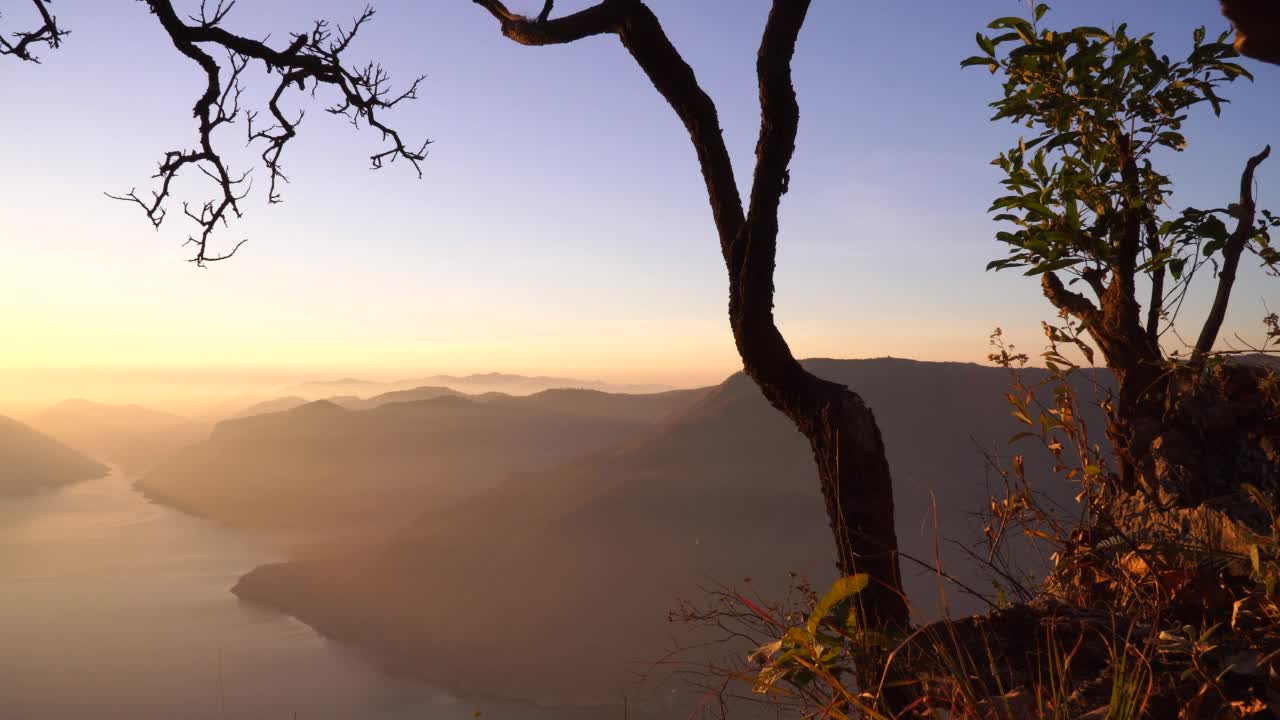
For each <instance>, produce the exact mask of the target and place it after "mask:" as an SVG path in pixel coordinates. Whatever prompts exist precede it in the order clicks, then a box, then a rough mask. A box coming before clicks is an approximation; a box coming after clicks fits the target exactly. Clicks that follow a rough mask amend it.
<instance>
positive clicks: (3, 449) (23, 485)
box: [0, 415, 107, 497]
mask: <svg viewBox="0 0 1280 720" xmlns="http://www.w3.org/2000/svg"><path fill="white" fill-rule="evenodd" d="M106 474H107V467H106V466H105V465H102V464H101V463H97V462H94V461H93V460H90V459H89V458H87V457H85V456H84V455H81V454H80V453H78V452H76V451H75V450H72V449H71V448H69V447H67V446H66V445H63V444H62V443H61V442H58V441H57V440H54V439H53V438H51V437H49V436H48V435H45V434H43V433H41V432H38V431H36V430H35V429H33V428H31V427H29V426H27V425H23V424H22V423H20V422H18V421H17V420H13V419H11V418H7V417H4V416H2V415H0V497H3V496H5V495H28V494H31V493H37V492H41V491H44V490H52V489H54V488H57V487H61V486H63V485H69V484H71V483H75V482H80V481H81V480H91V479H93V478H97V477H102V476H103V475H106Z"/></svg>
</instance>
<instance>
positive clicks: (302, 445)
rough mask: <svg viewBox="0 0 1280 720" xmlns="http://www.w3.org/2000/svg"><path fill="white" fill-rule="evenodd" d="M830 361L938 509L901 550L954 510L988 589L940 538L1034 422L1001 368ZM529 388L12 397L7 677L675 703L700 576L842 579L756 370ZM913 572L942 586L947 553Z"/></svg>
mask: <svg viewBox="0 0 1280 720" xmlns="http://www.w3.org/2000/svg"><path fill="white" fill-rule="evenodd" d="M808 365H809V366H810V367H812V368H814V369H815V370H816V371H818V372H821V373H822V374H823V375H824V376H826V377H833V378H837V379H839V380H840V381H842V382H846V383H850V384H856V385H857V386H859V387H865V388H868V393H867V396H868V400H869V402H872V403H874V404H875V406H876V407H877V408H879V409H880V411H881V418H882V421H881V422H882V427H883V428H884V433H885V438H886V443H887V446H888V448H889V452H890V457H891V458H893V460H894V462H895V463H897V467H899V468H901V469H900V470H899V472H898V474H897V476H896V477H897V479H898V482H899V485H898V487H897V488H896V490H897V491H898V497H899V498H902V500H901V502H904V503H906V504H908V505H909V506H910V507H915V508H921V510H920V512H919V513H917V514H914V515H910V514H903V515H902V516H900V518H899V537H900V538H902V545H903V549H904V552H910V553H912V554H913V556H915V557H920V558H925V557H933V554H934V549H933V546H934V542H935V539H938V537H939V536H940V537H941V538H942V540H943V547H942V548H941V552H942V554H943V556H944V562H945V564H946V567H947V568H948V571H949V572H950V573H951V574H953V575H954V574H960V575H962V576H963V577H964V578H965V579H966V580H967V582H968V583H971V584H972V585H973V586H976V587H983V583H984V582H987V581H986V580H985V579H984V578H983V577H982V575H981V573H980V572H978V570H977V569H976V568H974V567H972V566H971V565H972V560H971V559H970V558H968V557H967V556H966V555H965V554H964V553H963V552H960V551H959V550H958V548H957V547H956V546H954V545H951V544H950V543H948V542H946V540H961V541H963V542H965V543H969V542H972V541H973V540H974V538H972V537H969V536H968V535H967V534H969V533H971V532H972V523H971V522H970V515H971V514H972V513H976V512H978V511H980V510H981V509H982V506H983V504H984V503H985V502H986V499H987V493H986V488H987V481H988V480H989V477H988V475H989V472H988V468H987V461H986V459H985V457H984V455H983V453H982V447H983V446H984V445H985V446H995V445H998V444H999V443H1000V442H1001V441H1003V440H1004V439H1005V438H1007V437H1008V436H1009V435H1010V434H1011V433H1012V432H1015V431H1016V424H1017V423H1016V421H1015V420H1014V419H1013V418H1010V417H1009V415H1008V413H1007V412H1004V411H1003V408H1002V407H1001V406H1002V404H1003V402H1004V401H1003V396H1002V393H1003V392H1004V391H1005V390H1006V389H1007V387H1008V384H1009V376H1008V374H1007V372H1006V371H1004V370H1002V369H999V368H991V367H981V366H976V365H966V364H956V363H922V362H914V361H907V360H896V359H882V360H857V361H840V360H814V361H811V362H809V363H808ZM534 382H536V381H534ZM546 382H551V383H553V384H554V383H557V382H558V383H568V384H571V385H572V384H575V382H574V381H572V380H565V379H560V380H556V379H548V380H547V381H546ZM456 384H459V385H461V386H463V387H467V384H466V383H456ZM577 384H579V385H585V384H586V383H577ZM315 389H316V391H318V392H327V391H331V390H332V389H333V388H332V387H331V386H317V387H316V388H315ZM348 389H356V388H348ZM468 389H472V390H475V388H468ZM519 390H522V391H524V392H525V394H512V393H509V392H501V391H498V390H496V389H492V388H486V389H484V391H483V392H464V391H461V390H455V389H453V388H447V387H444V386H422V387H417V388H404V389H397V390H388V391H386V392H382V393H378V394H376V395H370V396H366V397H360V396H357V395H345V396H333V397H331V398H328V399H306V398H304V397H301V396H287V397H282V398H280V399H274V400H270V401H263V403H261V404H257V405H255V406H253V407H249V408H243V409H241V410H239V411H235V412H232V413H230V415H231V416H230V417H227V418H226V419H222V420H219V421H216V422H213V423H212V424H210V423H209V422H208V421H197V420H190V419H186V418H183V417H179V416H177V415H171V414H168V413H163V412H159V411H154V410H148V409H145V408H142V407H139V406H112V405H102V404H97V403H92V402H88V401H80V400H72V401H66V402H62V403H59V404H57V405H55V406H53V407H51V408H48V409H46V410H42V411H39V412H36V413H34V414H31V415H30V416H28V417H24V418H23V421H24V422H19V421H16V420H6V421H5V423H4V425H3V426H2V427H3V430H4V433H3V435H0V460H2V461H3V462H0V467H3V468H4V470H3V472H4V475H3V477H2V478H0V480H3V482H2V483H0V489H3V499H0V517H2V518H3V520H4V522H3V523H0V553H3V558H2V559H3V560H4V561H3V562H0V568H3V570H2V571H0V572H3V575H4V577H2V578H0V582H2V583H3V585H4V587H6V588H8V590H7V591H6V597H5V607H6V612H7V620H6V623H5V625H4V628H5V629H3V630H2V631H0V632H2V633H3V637H0V641H3V643H4V646H5V647H6V652H5V653H4V658H3V663H4V666H3V669H2V670H0V678H2V679H3V683H4V686H3V687H0V690H2V691H3V692H0V695H3V696H4V697H5V698H6V702H7V703H8V704H9V705H8V706H9V707H10V708H15V707H16V708H24V709H25V710H24V712H19V713H18V714H17V715H16V716H17V717H28V716H30V717H34V716H37V715H38V716H39V717H65V718H80V717H84V718H88V717H95V716H96V715H95V714H96V713H99V712H102V711H103V710H104V709H105V708H115V709H116V710H118V711H120V712H123V711H125V710H128V711H129V712H130V713H132V714H131V717H157V718H158V717H173V716H175V713H181V714H183V716H193V717H221V715H220V714H219V713H220V711H218V710H216V709H217V708H220V707H222V706H223V703H225V706H226V707H227V708H228V710H227V712H228V713H230V714H229V715H228V716H234V717H288V716H289V715H288V713H289V712H297V713H298V717H317V718H328V717H353V716H356V715H358V716H360V717H368V718H402V717H411V716H412V717H441V718H450V717H464V716H465V717H469V716H470V713H472V712H474V711H476V710H479V711H482V712H484V713H486V715H487V716H497V717H519V718H536V717H542V716H543V715H542V714H540V713H549V715H547V716H549V717H550V716H554V717H571V716H573V714H574V713H582V715H583V717H593V716H598V715H593V713H598V712H605V711H606V710H609V709H612V710H617V709H618V708H620V707H621V706H622V704H623V703H625V704H626V705H627V708H628V711H629V712H630V713H633V714H634V716H636V717H645V716H646V713H651V714H652V716H654V717H661V716H663V715H664V713H665V712H666V711H667V710H668V709H669V708H671V707H675V706H677V705H678V704H679V703H680V702H682V701H684V700H686V699H687V698H683V697H682V693H684V694H687V692H688V690H687V688H683V687H682V686H681V685H680V684H679V683H678V682H675V681H674V679H673V678H672V672H671V669H670V668H668V667H666V666H665V665H664V664H663V663H662V662H661V661H662V660H663V659H664V658H667V657H668V654H669V653H671V652H672V651H675V650H677V649H679V648H681V647H692V646H694V645H696V644H697V642H698V640H699V637H698V631H697V630H696V629H694V628H691V627H685V626H682V625H681V624H679V623H671V622H669V621H668V617H667V616H668V614H669V613H670V612H671V611H673V610H675V609H676V608H677V605H678V602H679V600H680V599H681V598H688V599H696V598H697V597H698V594H699V592H700V588H705V587H710V586H717V585H723V586H726V587H728V586H731V587H734V588H737V589H739V590H741V591H742V592H747V593H753V594H754V593H760V594H761V595H763V596H770V595H776V594H780V593H783V592H785V591H786V590H787V589H788V587H789V585H790V583H791V581H792V578H791V576H790V574H789V573H797V574H799V575H800V576H802V577H804V578H806V579H808V580H810V581H812V582H813V583H814V584H815V585H821V584H823V583H826V582H829V581H830V580H831V579H832V578H833V577H834V559H833V557H832V554H831V550H830V549H829V547H828V544H829V529H828V528H827V527H826V525H825V524H824V523H823V522H822V520H821V517H822V498H821V496H820V494H819V493H818V492H817V488H816V487H814V486H813V485H812V484H811V483H806V482H802V481H801V480H800V478H803V477H805V471H806V468H807V463H808V462H809V450H808V448H807V447H806V443H805V442H804V438H803V437H802V436H800V435H799V434H798V433H795V432H794V430H791V429H790V428H788V427H787V423H786V420H785V418H781V417H779V416H777V414H776V413H775V412H773V411H772V409H771V408H770V407H769V406H768V404H767V403H766V402H765V400H764V399H763V398H762V397H760V395H759V394H758V393H757V392H756V391H755V389H754V387H753V386H752V385H751V383H750V381H749V380H748V379H747V378H745V377H744V376H742V375H740V374H739V375H734V376H732V377H730V378H728V379H726V380H725V381H724V382H723V383H722V384H720V385H718V386H715V387H710V388H700V389H691V390H668V391H663V392H652V393H618V392H610V391H607V390H594V389H583V388H580V387H579V388H574V387H539V386H537V385H536V384H533V385H532V386H530V385H529V384H528V383H526V384H525V385H524V386H522V387H520V388H519ZM975 407H976V408H985V409H986V410H985V411H984V412H980V413H977V414H974V413H973V412H972V411H973V409H974V408H975ZM925 408H927V409H928V411H927V412H924V411H923V409H925ZM966 417H968V418H974V417H976V418H978V420H977V421H976V422H973V421H962V418H966ZM55 438H61V439H65V442H63V441H62V440H59V439H55ZM922 438H928V447H924V446H922V445H921V442H922ZM940 477H946V478H949V481H948V482H945V483H935V482H934V481H933V480H932V479H933V478H940ZM1069 490H1070V489H1069V488H1068V487H1066V486H1063V487H1056V488H1055V487H1046V488H1044V491H1045V492H1046V493H1049V494H1051V495H1054V494H1056V495H1057V496H1059V498H1060V499H1069V497H1068V498H1064V497H1063V496H1069ZM728 493H732V494H733V496H734V497H735V502H734V503H732V504H726V503H724V502H722V498H723V497H724V496H725V495H726V494H728ZM935 503H936V507H937V524H936V527H937V528H939V530H938V531H937V533H935V529H934V528H935V522H934V518H933V517H932V515H931V512H932V511H931V510H926V508H931V507H934V506H935ZM1028 567H1029V569H1035V564H1034V562H1033V563H1032V564H1031V565H1029V566H1028ZM966 568H968V569H966ZM906 582H907V584H908V587H910V588H912V589H913V590H915V591H916V595H917V597H929V596H930V595H933V596H937V589H936V582H937V578H936V577H935V576H934V574H933V573H931V572H929V571H927V570H922V569H919V568H916V569H915V570H913V571H912V572H910V573H909V574H908V577H907V578H906ZM986 587H989V583H988V585H987V586H986ZM953 595H954V596H953V597H951V598H950V607H951V609H952V611H953V612H966V611H968V610H976V609H979V607H980V606H978V605H975V602H976V600H974V599H973V598H966V597H965V596H963V595H962V594H955V593H953ZM920 612H921V613H922V616H923V617H930V616H932V615H933V613H934V611H933V610H932V609H931V608H921V609H920ZM735 650H741V648H735V647H733V646H732V645H727V646H725V647H722V648H717V649H715V650H714V651H712V652H715V653H730V652H733V651H735ZM316 678H321V679H322V680H321V681H319V682H317V681H316ZM266 688H272V690H270V691H267V689H266ZM673 691H674V695H675V696H676V697H674V698H673ZM51 698H60V699H61V700H60V701H57V702H53V701H51ZM624 698H625V699H624ZM36 708H39V709H40V712H39V713H36V712H35V709H36ZM148 708H149V710H148ZM610 711H611V710H610ZM148 713H149V714H148ZM424 713H425V714H424Z"/></svg>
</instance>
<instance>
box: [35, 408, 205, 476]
mask: <svg viewBox="0 0 1280 720" xmlns="http://www.w3.org/2000/svg"><path fill="white" fill-rule="evenodd" d="M28 422H30V424H31V426H32V427H35V428H36V429H38V430H40V431H41V432H45V433H48V434H50V435H53V436H54V437H57V438H59V439H61V440H63V441H64V442H66V443H67V444H68V445H71V446H72V447H74V448H76V449H77V450H79V451H81V452H84V453H86V454H88V455H92V456H93V457H97V458H101V459H103V460H107V461H110V462H112V463H114V464H116V465H118V466H120V468H121V469H122V470H124V471H125V472H126V473H129V474H131V475H141V474H142V473H145V472H147V471H149V470H151V469H152V468H153V467H155V466H156V465H157V464H158V463H160V462H161V461H162V460H164V459H166V458H168V457H169V456H170V455H172V454H174V453H175V452H177V451H178V450H180V449H182V448H184V447H186V446H187V445H190V444H191V443H194V442H196V441H198V440H200V439H201V438H203V437H204V436H205V435H206V434H207V433H208V432H209V427H210V426H209V425H208V424H206V423H203V422H197V421H194V420H189V419H187V418H184V417H180V416H178V415H172V414H170V413H166V412H161V411H159V410H152V409H150V408H146V407H142V406H139V405H108V404H104V403H96V402H91V401H89V400H65V401H63V402H60V403H58V404H57V405H54V406H53V407H51V408H48V409H47V410H44V411H43V412H40V413H38V414H36V415H33V416H32V417H30V418H29V419H28Z"/></svg>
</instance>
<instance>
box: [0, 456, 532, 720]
mask: <svg viewBox="0 0 1280 720" xmlns="http://www.w3.org/2000/svg"><path fill="white" fill-rule="evenodd" d="M284 554H285V547H284V545H283V543H282V542H281V541H279V540H276V541H272V539H270V538H268V537H265V536H262V535H258V534H254V533H250V532H246V531H243V530H237V529H233V528H227V527H223V526H219V525H216V524H214V523H211V522H208V521H204V520H199V519H196V518H192V517H190V516H187V515H184V514H182V513H179V512H177V511H175V510H171V509H168V508H165V507H162V506H159V505H155V504H152V503H150V502H148V501H147V500H146V499H145V498H143V497H142V496H141V495H139V494H138V493H137V492H136V491H134V490H133V488H132V486H131V484H130V481H129V480H128V479H127V478H125V477H122V476H121V475H119V474H112V475H110V476H108V477H106V478H102V479H99V480H92V481H89V482H85V483H80V484H78V485H73V486H70V487H67V488H64V489H61V490H58V491H55V492H53V493H50V494H47V495H42V496H37V497H32V498H20V499H2V498H0V718H3V720H11V719H12V720H18V719H22V720H25V719H26V718H50V719H52V720H80V719H81V718H83V719H84V720H89V719H92V720H103V719H104V718H129V719H130V720H159V719H160V718H164V719H165V720H171V719H175V718H181V719H184V720H185V719H192V720H198V719H203V718H209V719H214V720H221V719H222V718H234V719H235V720H258V719H260V718H261V719H264V720H265V719H267V718H271V719H272V720H292V719H293V718H295V717H296V718H298V720H337V719H339V718H342V719H344V720H346V719H348V718H359V719H361V720H366V719H367V720H401V719H407V718H414V719H415V720H437V719H438V720H455V719H461V718H471V717H473V715H474V712H475V711H476V710H483V711H484V716H485V718H486V719H487V718H489V717H495V716H497V717H507V718H512V717H519V718H521V720H523V719H524V718H528V717H532V716H533V715H542V713H534V712H531V711H532V708H525V709H522V710H517V709H516V707H515V706H507V707H503V705H502V704H499V705H496V706H495V703H493V702H483V703H482V702H469V701H466V700H462V699H459V698H456V697H453V696H451V695H450V694H449V693H447V692H444V691H442V690H438V689H435V688H432V687H430V686H428V685H426V684H423V683H420V682H417V681H414V680H411V679H407V678H397V677H392V676H389V675H386V674H384V673H382V672H380V671H379V670H378V669H377V668H376V667H375V666H373V665H372V664H370V663H368V662H366V661H365V660H363V659H362V658H360V657H358V656H356V655H354V654H353V653H351V652H349V651H346V650H344V649H343V648H342V647H340V646H338V645H337V644H335V643H332V642H330V641H328V640H325V639H323V638H321V637H320V636H318V635H317V634H316V633H315V632H313V631H312V630H311V629H310V628H308V627H307V626H306V625H303V624H302V623H300V622H298V621H296V620H293V619H292V618H290V617H288V616H285V615H281V614H279V613H275V612H271V611H267V610H263V609H259V608H254V607H253V606H250V605H246V604H244V603H241V602H240V601H239V600H238V599H237V598H236V597H235V596H234V595H232V594H231V592H230V588H231V586H232V585H233V584H234V583H235V581H236V579H237V578H239V577H240V575H242V574H244V573H245V572H247V571H248V570H250V569H252V568H253V567H254V566H256V565H259V564H261V563H264V562H270V561H275V560H280V559H283V557H284Z"/></svg>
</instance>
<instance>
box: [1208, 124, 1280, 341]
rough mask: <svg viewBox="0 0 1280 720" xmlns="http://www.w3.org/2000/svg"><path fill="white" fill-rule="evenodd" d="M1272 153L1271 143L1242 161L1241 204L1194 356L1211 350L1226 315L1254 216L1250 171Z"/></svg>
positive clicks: (1223, 254) (1224, 249)
mask: <svg viewBox="0 0 1280 720" xmlns="http://www.w3.org/2000/svg"><path fill="white" fill-rule="evenodd" d="M1270 155H1271V146H1270V145H1268V146H1266V147H1265V148H1263V149H1262V152H1260V153H1258V154H1257V155H1254V156H1253V157H1251V158H1249V162H1247V163H1245V166H1244V172H1243V173H1241V175H1240V205H1239V209H1238V210H1237V212H1238V213H1239V214H1238V215H1237V217H1236V229H1235V231H1234V232H1232V233H1231V236H1230V237H1229V238H1228V239H1227V245H1226V247H1224V248H1223V249H1222V269H1221V270H1219V271H1218V291H1217V293H1216V294H1215V295H1214V298H1213V305H1212V306H1211V307H1210V308H1209V316H1208V317H1207V318H1205V321H1204V327H1203V328H1202V329H1201V330H1200V338H1199V339H1198V340H1196V347H1195V352H1194V354H1193V355H1192V357H1193V358H1196V359H1198V358H1201V357H1204V355H1205V354H1207V353H1208V352H1209V351H1210V350H1212V349H1213V343H1214V342H1216V341H1217V339H1218V331H1219V330H1220V329H1221V328H1222V321H1223V319H1224V318H1226V315H1227V305H1228V303H1230V301H1231V288H1232V286H1233V285H1235V282H1236V268H1237V267H1238V266H1239V265H1240V254H1241V253H1243V252H1244V248H1245V245H1247V244H1248V242H1249V239H1250V238H1251V237H1253V233H1254V225H1253V221H1254V216H1255V213H1256V211H1257V207H1256V206H1255V204H1254V200H1253V173H1254V171H1255V170H1257V169H1258V165H1260V164H1262V161H1263V160H1266V159H1267V157H1268V156H1270Z"/></svg>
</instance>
